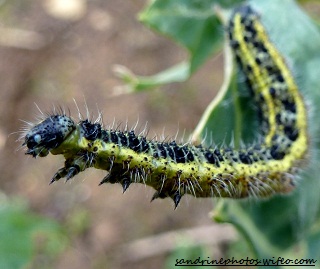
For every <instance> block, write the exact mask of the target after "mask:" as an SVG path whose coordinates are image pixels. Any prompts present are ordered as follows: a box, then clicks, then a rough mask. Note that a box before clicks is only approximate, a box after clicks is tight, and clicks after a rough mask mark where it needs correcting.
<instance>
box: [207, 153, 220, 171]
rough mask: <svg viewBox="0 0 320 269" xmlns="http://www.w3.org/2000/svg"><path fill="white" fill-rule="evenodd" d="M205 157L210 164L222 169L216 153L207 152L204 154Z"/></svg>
mask: <svg viewBox="0 0 320 269" xmlns="http://www.w3.org/2000/svg"><path fill="white" fill-rule="evenodd" d="M204 156H205V157H206V159H207V161H208V163H212V164H215V165H216V166H218V167H220V164H219V160H218V158H217V156H216V155H215V154H214V153H212V152H211V151H207V152H206V153H205V154H204Z"/></svg>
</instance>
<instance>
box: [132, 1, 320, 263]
mask: <svg viewBox="0 0 320 269" xmlns="http://www.w3.org/2000/svg"><path fill="white" fill-rule="evenodd" d="M226 2H227V1H214V0H207V1H197V0H181V1H176V0H166V1H165V0H158V1H153V2H152V3H151V4H150V6H148V7H147V8H146V9H145V10H144V11H143V12H142V13H141V15H140V19H141V20H142V22H143V23H145V24H146V25H147V26H148V27H151V28H152V29H154V30H156V31H158V32H160V33H162V34H164V35H167V36H169V37H171V38H173V39H174V40H175V41H176V42H177V43H179V44H181V45H182V46H184V47H185V48H186V49H187V50H188V52H189V53H190V58H189V59H188V61H186V62H184V63H182V64H179V65H177V66H175V67H173V68H171V69H169V70H166V71H164V72H162V73H161V74H157V75H155V76H151V77H137V76H134V75H132V74H131V73H130V75H129V76H127V77H126V79H127V80H126V82H127V83H128V85H129V87H130V90H131V91H136V90H142V89H143V90H145V89H149V88H152V87H154V86H158V85H161V84H164V83H170V82H174V81H182V80H185V79H187V78H188V77H189V76H190V75H191V74H192V73H193V72H194V71H196V70H197V69H198V68H199V67H200V66H201V64H203V63H204V61H205V60H207V59H208V58H209V57H211V56H212V55H213V54H215V53H217V52H218V51H219V50H220V49H221V48H222V44H223V40H224V39H223V26H222V23H221V21H220V18H222V19H225V18H226V17H227V14H228V12H224V13H220V14H219V17H218V15H217V14H218V13H217V12H216V10H217V9H214V5H215V4H221V5H223V4H225V3H226ZM240 2H242V1H229V2H228V3H227V5H223V7H225V8H229V9H231V8H233V7H234V6H235V5H236V4H238V3H240ZM249 3H250V4H251V5H252V6H253V7H254V8H255V9H256V10H257V11H258V12H259V13H260V14H261V18H262V21H263V24H264V25H265V26H266V28H267V30H268V32H269V34H270V38H271V40H273V41H275V44H276V45H277V47H278V48H279V50H280V51H281V53H282V54H283V55H284V56H285V58H286V59H288V63H289V66H290V68H291V69H292V70H293V73H294V74H297V82H298V85H299V87H300V89H301V90H302V92H303V95H304V96H306V98H307V100H311V101H312V104H313V107H312V108H313V109H314V111H313V113H314V115H316V114H317V112H318V109H319V107H316V105H318V104H319V103H320V94H319V92H320V89H319V81H318V79H319V77H320V69H319V68H318V67H319V66H320V54H319V50H320V32H319V28H318V26H317V25H316V24H315V23H314V22H313V21H312V20H311V19H310V18H309V17H308V16H307V15H306V14H305V13H304V12H303V11H302V10H301V8H300V7H299V6H298V5H297V3H296V2H295V1H293V0H282V1H278V0H266V1H261V0H260V1H259V0H252V1H249ZM225 69H226V75H225V81H224V85H223V86H222V89H221V92H220V93H219V95H218V97H217V99H215V100H213V102H212V104H211V105H209V106H208V108H207V110H206V112H205V113H204V115H203V118H202V119H201V121H200V123H199V125H198V127H197V129H196V130H195V135H196V136H197V135H198V136H199V138H200V137H201V136H202V135H203V134H205V130H212V135H213V139H214V140H215V141H221V140H225V141H226V142H228V141H231V139H232V138H233V139H234V141H235V145H239V142H240V141H241V140H242V141H246V142H248V141H253V139H254V138H253V137H254V131H252V130H256V128H255V124H256V123H255V120H254V117H253V116H252V115H253V114H254V113H251V112H252V111H251V110H250V108H248V107H250V106H248V103H250V99H249V96H248V94H246V91H245V89H243V88H244V87H243V83H241V78H239V77H240V76H241V74H240V73H239V72H238V71H237V69H236V68H235V67H234V66H233V62H232V60H230V55H228V52H227V53H226V68H225ZM128 74H129V73H126V75H128ZM159 77H160V78H161V79H159ZM146 82H147V83H146ZM216 126H218V127H219V129H217V128H216ZM310 130H311V138H314V137H315V135H316V134H318V133H319V124H318V121H317V119H316V118H314V119H311V121H310ZM226 133H227V134H228V135H227V137H226V135H225V134H226ZM311 146H312V148H313V149H316V148H318V144H316V142H315V141H314V140H312V145H311ZM310 155H311V158H310V159H311V161H310V164H309V166H308V167H306V168H305V170H304V172H303V173H302V175H301V177H302V179H301V182H300V185H299V187H298V188H297V189H296V191H294V192H293V193H292V194H290V195H286V196H284V195H282V196H275V197H273V198H271V199H269V200H260V201H259V200H245V201H235V200H220V201H219V204H218V206H217V208H216V209H215V211H214V212H213V214H214V219H215V220H216V221H219V222H223V223H225V222H227V223H232V224H233V225H234V226H235V227H236V228H237V229H238V231H239V232H240V233H241V234H242V235H243V237H244V238H245V239H246V242H247V243H248V246H249V248H250V249H251V254H252V255H253V256H256V257H259V258H267V257H273V256H275V257H278V256H281V255H282V256H285V257H288V258H292V257H298V258H314V259H318V260H319V259H320V251H319V249H320V210H319V209H320V196H319V193H318V192H319V189H320V180H319V178H318V175H317V174H318V167H319V162H318V160H319V159H320V156H318V155H319V152H318V151H317V150H312V151H311V152H310ZM240 255H241V254H240ZM246 255H248V253H246ZM318 266H319V265H318ZM279 268H280V267H279ZM319 268H320V267H319Z"/></svg>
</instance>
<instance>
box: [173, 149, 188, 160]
mask: <svg viewBox="0 0 320 269" xmlns="http://www.w3.org/2000/svg"><path fill="white" fill-rule="evenodd" d="M173 149H174V153H175V156H176V162H177V163H185V162H186V153H185V151H184V150H183V147H179V146H175V147H174V148H173Z"/></svg>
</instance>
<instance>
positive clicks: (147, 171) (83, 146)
mask: <svg viewBox="0 0 320 269" xmlns="http://www.w3.org/2000/svg"><path fill="white" fill-rule="evenodd" d="M227 36H228V37H229V42H230V46H231V48H232V50H233V53H234V55H235V59H236V61H237V62H238V65H239V67H240V68H241V69H242V71H243V72H244V74H245V76H246V80H247V84H248V86H249V89H250V91H251V92H252V96H253V100H254V101H255V103H256V104H257V111H258V117H259V124H260V133H261V134H262V135H261V137H260V138H259V139H257V140H258V141H256V142H255V143H253V144H251V145H249V146H246V147H240V148H239V149H235V148H231V147H218V146H212V147H205V146H204V145H202V144H199V145H193V144H191V143H186V144H177V143H176V142H175V141H174V140H173V141H171V142H165V141H153V140H148V139H147V138H146V137H145V136H143V135H137V134H135V132H134V130H128V129H125V130H123V131H120V130H113V129H103V128H102V124H101V123H100V122H98V121H95V122H92V121H89V120H88V119H84V120H80V121H79V122H78V123H76V122H75V121H74V120H73V119H72V118H71V117H70V116H68V115H66V114H65V113H58V114H53V115H49V116H48V117H47V118H46V119H43V120H42V121H41V122H40V123H39V124H37V125H34V126H32V127H31V128H30V130H29V131H27V132H26V134H25V136H24V143H23V146H26V147H27V151H26V154H29V155H32V156H33V157H37V156H40V157H45V156H47V155H48V154H49V153H51V154H53V155H58V154H62V155H63V156H64V157H65V165H64V167H63V168H61V169H59V170H58V171H57V172H56V173H55V175H54V176H53V178H52V179H51V182H50V183H53V182H55V181H58V180H59V179H61V178H66V180H69V179H71V178H73V177H74V176H75V175H77V174H78V173H80V172H82V171H84V170H85V169H87V168H89V167H94V168H97V169H102V170H106V171H107V172H108V173H107V175H106V176H105V177H104V178H103V179H102V181H101V182H100V185H101V184H103V183H107V182H109V183H120V184H121V185H122V188H123V191H126V190H127V189H128V187H129V186H130V184H132V183H143V184H146V185H148V186H151V187H153V188H154V189H155V190H156V192H155V194H154V195H153V197H152V200H153V199H156V198H165V197H170V198H172V199H173V201H174V204H175V207H177V206H178V204H179V202H180V200H181V198H182V196H183V195H185V194H191V195H193V196H195V197H228V198H245V197H250V196H255V197H269V196H271V195H273V194H275V193H287V192H290V191H292V190H293V189H294V187H295V185H296V180H295V178H296V176H295V175H296V173H297V170H298V169H297V168H298V167H300V166H301V165H302V163H303V161H304V159H305V158H306V155H307V152H308V133H307V112H306V107H305V104H304V101H303V98H302V96H301V95H300V93H299V90H298V86H297V84H296V82H295V81H294V78H293V75H292V74H291V72H290V70H289V68H288V67H287V65H286V63H285V60H284V59H283V57H282V56H281V54H280V53H279V52H278V50H277V49H276V47H275V46H274V45H273V44H272V43H271V41H270V40H269V37H268V35H267V32H266V30H265V28H264V26H263V25H262V23H261V21H260V15H259V14H258V13H257V12H256V11H255V10H253V9H252V8H251V7H250V6H249V5H243V6H240V7H239V8H237V9H235V10H234V11H233V14H232V15H231V18H230V20H229V23H228V26H227Z"/></svg>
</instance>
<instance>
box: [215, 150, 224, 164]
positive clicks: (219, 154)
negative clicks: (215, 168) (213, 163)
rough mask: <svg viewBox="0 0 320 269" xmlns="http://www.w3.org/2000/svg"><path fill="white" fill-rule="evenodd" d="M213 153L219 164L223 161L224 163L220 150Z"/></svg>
mask: <svg viewBox="0 0 320 269" xmlns="http://www.w3.org/2000/svg"><path fill="white" fill-rule="evenodd" d="M213 153H214V154H215V155H216V156H217V158H218V160H219V162H223V161H224V159H223V156H222V155H221V152H220V150H218V149H215V150H214V152H213Z"/></svg>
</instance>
